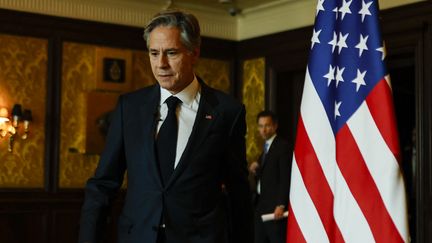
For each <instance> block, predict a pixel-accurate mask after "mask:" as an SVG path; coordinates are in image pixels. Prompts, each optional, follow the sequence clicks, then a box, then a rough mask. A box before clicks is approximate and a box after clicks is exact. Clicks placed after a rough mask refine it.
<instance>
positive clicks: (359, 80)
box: [352, 69, 367, 92]
mask: <svg viewBox="0 0 432 243" xmlns="http://www.w3.org/2000/svg"><path fill="white" fill-rule="evenodd" d="M366 72H367V71H364V72H360V69H357V77H356V78H355V79H354V80H353V81H352V82H353V83H355V84H356V85H357V86H356V92H358V91H359V89H360V86H361V85H366V82H365V80H364V77H365V76H366Z"/></svg>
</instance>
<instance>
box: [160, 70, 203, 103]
mask: <svg viewBox="0 0 432 243" xmlns="http://www.w3.org/2000/svg"><path fill="white" fill-rule="evenodd" d="M199 88H200V85H199V82H198V79H197V77H196V76H195V75H194V79H193V81H192V82H191V83H190V84H189V85H188V86H186V88H184V89H183V90H182V91H180V92H178V93H177V94H175V95H172V94H171V93H170V92H169V91H168V90H167V89H164V88H162V87H160V92H161V99H160V105H162V104H163V103H165V100H166V99H168V97H170V96H175V97H177V98H179V99H180V100H181V101H182V103H183V104H185V105H187V106H190V105H191V104H192V103H193V101H194V99H195V97H196V96H197V93H198V91H199Z"/></svg>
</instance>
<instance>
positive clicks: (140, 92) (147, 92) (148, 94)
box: [122, 84, 159, 101]
mask: <svg viewBox="0 0 432 243" xmlns="http://www.w3.org/2000/svg"><path fill="white" fill-rule="evenodd" d="M158 90H159V86H158V85H157V84H154V85H151V86H148V87H145V88H141V89H137V90H134V91H131V92H128V93H125V94H123V95H122V98H123V99H125V100H130V101H135V100H137V99H138V100H141V101H142V100H143V99H151V98H154V96H157V95H159V93H158Z"/></svg>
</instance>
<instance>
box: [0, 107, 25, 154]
mask: <svg viewBox="0 0 432 243" xmlns="http://www.w3.org/2000/svg"><path fill="white" fill-rule="evenodd" d="M31 121H32V113H31V110H24V111H23V110H22V108H21V105H20V104H15V105H14V106H13V108H12V114H11V116H9V112H8V110H7V109H6V108H0V138H4V137H6V136H8V135H9V146H8V151H9V152H12V150H13V144H14V141H15V138H16V136H18V131H19V130H22V131H23V134H22V135H21V139H23V140H25V139H27V138H28V134H29V125H30V122H31ZM21 124H22V126H20V125H21ZM20 127H21V128H20Z"/></svg>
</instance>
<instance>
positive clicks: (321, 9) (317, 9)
mask: <svg viewBox="0 0 432 243" xmlns="http://www.w3.org/2000/svg"><path fill="white" fill-rule="evenodd" d="M324 1H325V0H318V4H317V7H316V14H315V16H318V14H319V11H325V9H324V6H323V4H324Z"/></svg>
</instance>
